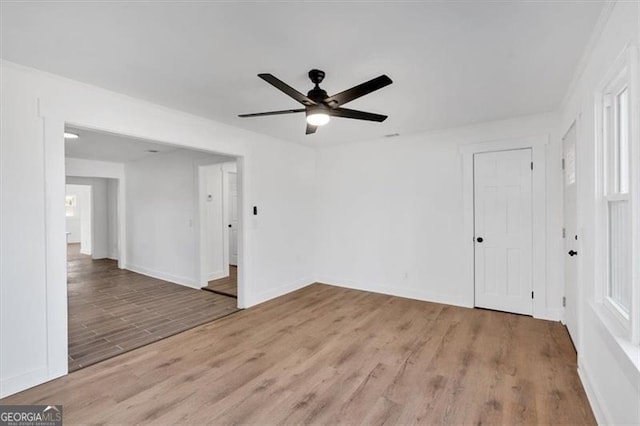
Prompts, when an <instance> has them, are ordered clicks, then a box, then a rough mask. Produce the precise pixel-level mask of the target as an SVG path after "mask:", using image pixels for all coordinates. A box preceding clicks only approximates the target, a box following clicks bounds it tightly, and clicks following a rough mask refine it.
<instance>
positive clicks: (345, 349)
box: [0, 284, 595, 425]
mask: <svg viewBox="0 0 640 426" xmlns="http://www.w3.org/2000/svg"><path fill="white" fill-rule="evenodd" d="M0 402H1V403H3V404H27V403H29V404H63V405H64V416H65V422H66V423H68V424H76V423H127V424H132V423H156V424H177V423H183V424H184V423H191V424H237V423H253V424H302V423H305V424H309V423H315V424H338V423H343V424H346V423H351V424H383V423H387V424H441V423H446V424H471V423H473V424H481V423H483V424H486V423H493V424H499V423H501V424H509V425H513V424H524V423H527V424H535V423H537V424H588V425H589V424H595V420H594V417H593V415H592V413H591V410H590V408H589V405H588V403H587V399H586V397H585V393H584V391H583V388H582V386H581V384H580V381H579V379H578V376H577V374H576V356H575V352H574V351H573V348H572V345H571V342H570V340H569V336H568V335H567V333H566V330H565V329H564V327H563V326H561V325H560V324H559V323H556V322H549V321H542V320H536V319H532V318H530V317H525V316H519V315H511V314H504V313H498V312H492V311H486V310H477V309H465V308H459V307H452V306H447V305H440V304H435V303H427V302H419V301H413V300H408V299H402V298H397V297H392V296H385V295H380V294H374V293H368V292H360V291H356V290H348V289H341V288H336V287H331V286H326V285H320V284H315V285H312V286H309V287H306V288H304V289H301V290H299V291H296V292H294V293H291V294H289V295H286V296H284V297H280V298H278V299H275V300H272V301H270V302H267V303H264V304H261V305H259V306H256V307H253V308H250V309H246V310H243V311H241V312H238V313H236V314H234V315H232V316H231V317H226V318H222V319H220V320H217V321H214V322H211V323H208V324H205V325H203V326H200V327H197V328H194V329H191V330H189V331H186V332H184V333H181V334H178V335H175V336H173V337H170V338H168V339H165V340H162V341H159V342H157V343H154V344H151V345H148V346H145V347H143V348H140V349H137V350H134V351H132V352H129V353H127V354H124V355H121V356H118V357H116V358H112V359H110V360H108V361H105V362H102V363H100V364H97V365H94V366H91V367H88V368H85V369H82V370H80V371H77V372H75V373H73V374H70V375H69V376H66V377H63V378H60V379H57V380H54V381H52V382H49V383H46V384H44V385H41V386H38V387H36V388H34V389H31V390H28V391H25V392H22V393H20V394H17V395H14V396H12V397H9V398H6V399H4V400H2V401H0Z"/></svg>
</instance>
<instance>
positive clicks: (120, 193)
mask: <svg viewBox="0 0 640 426" xmlns="http://www.w3.org/2000/svg"><path fill="white" fill-rule="evenodd" d="M65 170H66V167H65ZM67 177H78V178H99V179H112V180H114V181H116V183H117V185H116V228H117V230H116V234H117V236H118V245H117V248H116V252H117V254H118V268H119V269H126V265H127V254H126V252H127V250H126V247H127V233H126V225H125V218H126V199H125V194H124V187H125V183H124V176H118V175H107V174H105V173H101V172H95V171H93V170H91V169H86V170H83V171H82V172H77V171H74V172H71V173H69V174H68V175H65V178H67ZM91 202H92V205H91V213H92V214H93V210H94V208H93V196H92V197H91ZM93 233H94V231H93V223H92V224H91V238H92V240H93Z"/></svg>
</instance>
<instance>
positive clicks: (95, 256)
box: [91, 252, 109, 260]
mask: <svg viewBox="0 0 640 426" xmlns="http://www.w3.org/2000/svg"><path fill="white" fill-rule="evenodd" d="M108 258H109V255H108V254H107V253H95V252H94V253H92V254H91V259H93V260H100V259H108Z"/></svg>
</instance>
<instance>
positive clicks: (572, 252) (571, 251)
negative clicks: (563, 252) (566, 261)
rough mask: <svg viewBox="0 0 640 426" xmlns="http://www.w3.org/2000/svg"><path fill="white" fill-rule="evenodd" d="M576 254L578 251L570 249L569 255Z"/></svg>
mask: <svg viewBox="0 0 640 426" xmlns="http://www.w3.org/2000/svg"><path fill="white" fill-rule="evenodd" d="M576 254H578V252H577V251H574V250H569V256H575V255H576Z"/></svg>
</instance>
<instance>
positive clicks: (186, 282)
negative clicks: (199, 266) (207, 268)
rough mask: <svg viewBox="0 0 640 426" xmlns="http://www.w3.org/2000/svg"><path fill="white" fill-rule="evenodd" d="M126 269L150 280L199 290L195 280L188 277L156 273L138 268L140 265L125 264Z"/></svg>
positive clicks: (198, 284)
mask: <svg viewBox="0 0 640 426" xmlns="http://www.w3.org/2000/svg"><path fill="white" fill-rule="evenodd" d="M126 269H128V270H130V271H133V272H137V273H138V274H142V275H147V276H149V277H152V278H157V279H159V280H164V281H169V282H171V283H174V284H180V285H183V286H185V287H191V288H195V289H198V290H199V289H200V288H201V286H200V283H199V282H197V281H196V280H194V279H192V278H189V277H181V276H179V275H173V274H169V273H167V272H163V271H157V270H154V269H150V268H145V267H144V266H140V265H134V264H131V263H128V264H127V267H126Z"/></svg>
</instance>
